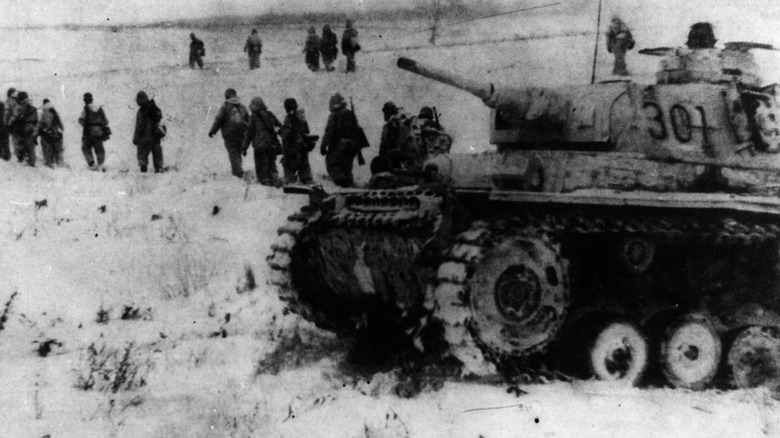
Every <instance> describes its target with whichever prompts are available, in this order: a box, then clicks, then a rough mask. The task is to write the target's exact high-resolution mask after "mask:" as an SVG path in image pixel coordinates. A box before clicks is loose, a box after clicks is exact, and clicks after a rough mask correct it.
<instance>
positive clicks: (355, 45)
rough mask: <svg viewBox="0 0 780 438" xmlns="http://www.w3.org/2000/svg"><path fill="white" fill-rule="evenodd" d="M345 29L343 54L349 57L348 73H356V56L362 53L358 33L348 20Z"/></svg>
mask: <svg viewBox="0 0 780 438" xmlns="http://www.w3.org/2000/svg"><path fill="white" fill-rule="evenodd" d="M345 27H346V29H344V33H343V34H342V35H341V52H342V53H343V54H344V56H346V57H347V72H354V71H355V54H356V53H357V52H359V51H360V43H359V42H358V31H357V29H355V28H354V27H352V20H347V23H346V25H345Z"/></svg>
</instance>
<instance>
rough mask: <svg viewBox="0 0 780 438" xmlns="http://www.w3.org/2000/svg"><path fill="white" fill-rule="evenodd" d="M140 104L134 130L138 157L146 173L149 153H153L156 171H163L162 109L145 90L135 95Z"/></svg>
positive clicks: (142, 169)
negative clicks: (161, 142) (161, 143)
mask: <svg viewBox="0 0 780 438" xmlns="http://www.w3.org/2000/svg"><path fill="white" fill-rule="evenodd" d="M135 103H136V104H138V112H137V113H136V115H135V131H134V132H133V144H134V145H135V146H136V147H137V148H138V153H137V155H136V158H138V167H139V168H140V169H141V172H143V173H146V171H147V169H148V166H149V153H150V152H151V154H152V164H153V165H154V172H155V173H161V172H163V170H164V168H165V167H164V164H163V151H162V146H161V145H160V141H161V140H162V136H161V133H162V131H160V129H161V128H160V122H161V121H162V111H161V110H160V108H159V107H157V104H156V103H155V102H154V100H149V96H148V95H147V94H146V92H145V91H143V90H142V91H139V92H138V94H137V95H136V96H135Z"/></svg>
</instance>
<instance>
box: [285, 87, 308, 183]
mask: <svg viewBox="0 0 780 438" xmlns="http://www.w3.org/2000/svg"><path fill="white" fill-rule="evenodd" d="M284 111H285V112H286V113H287V114H286V115H285V117H284V124H282V129H280V130H279V136H280V137H282V146H283V147H284V154H283V156H282V167H283V168H284V181H285V183H286V184H294V183H295V182H300V183H301V184H311V181H312V179H311V167H310V166H309V151H310V150H311V148H313V147H314V142H313V141H312V136H310V135H309V123H308V122H307V121H306V114H305V113H304V111H303V108H298V102H296V100H295V99H293V98H287V99H285V100H284Z"/></svg>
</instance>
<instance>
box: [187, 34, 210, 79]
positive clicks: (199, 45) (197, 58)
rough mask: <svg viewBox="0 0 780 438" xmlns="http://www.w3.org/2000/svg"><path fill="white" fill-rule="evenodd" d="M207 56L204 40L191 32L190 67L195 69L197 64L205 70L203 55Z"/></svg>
mask: <svg viewBox="0 0 780 438" xmlns="http://www.w3.org/2000/svg"><path fill="white" fill-rule="evenodd" d="M204 56H206V45H205V44H203V41H201V40H199V39H197V38H196V37H195V34H194V33H191V34H190V68H192V69H194V68H195V65H196V64H197V65H198V67H199V68H200V69H201V70H203V57H204Z"/></svg>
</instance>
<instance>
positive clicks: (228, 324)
mask: <svg viewBox="0 0 780 438" xmlns="http://www.w3.org/2000/svg"><path fill="white" fill-rule="evenodd" d="M648 9H649V7H645V8H644V9H643V7H641V6H638V7H637V8H635V9H630V10H628V11H626V10H623V11H620V12H621V13H622V14H623V16H624V18H625V20H626V21H627V22H628V23H629V25H631V26H633V27H634V28H635V32H634V34H635V37H636V39H637V40H638V48H644V47H656V46H672V45H678V44H681V43H682V42H684V39H685V34H686V30H687V26H689V25H690V24H691V23H693V22H696V21H699V20H701V19H710V20H713V22H714V23H715V25H716V30H717V31H718V32H719V33H718V38H719V41H721V42H725V41H731V40H753V41H757V42H766V43H770V44H774V45H776V46H780V33H777V28H778V26H777V24H778V23H777V20H778V19H780V14H777V11H755V12H752V13H747V12H745V11H744V10H740V9H739V8H738V7H737V6H733V7H728V8H721V9H718V10H716V11H707V12H706V14H705V15H702V13H700V12H699V11H697V10H696V8H693V7H689V6H686V7H684V8H681V9H680V11H679V13H678V14H674V16H673V17H671V19H670V14H668V13H667V14H665V15H664V17H661V16H659V14H653V13H652V12H653V11H651V10H648ZM735 16H739V17H740V18H739V20H738V22H731V21H729V19H730V18H732V17H735ZM593 18H594V17H589V16H571V15H553V14H550V13H544V14H543V13H534V14H526V15H520V16H510V17H501V18H496V19H494V20H493V21H489V22H488V21H482V22H475V23H474V24H471V25H463V26H458V27H453V28H445V31H444V33H443V35H442V38H441V40H440V46H441V47H439V48H431V47H429V46H427V45H426V41H427V35H426V34H425V33H424V32H416V30H418V29H421V28H424V27H425V23H424V22H419V23H415V22H405V23H402V24H395V23H387V22H371V23H364V22H358V23H356V24H357V27H358V29H359V30H360V32H361V43H362V45H363V47H364V49H365V52H364V53H360V54H359V55H358V68H359V71H358V72H357V73H356V74H354V75H342V74H337V73H332V74H326V73H312V72H309V71H308V70H307V69H306V68H305V66H304V63H303V55H302V54H301V53H300V51H301V46H302V40H303V38H304V37H305V28H306V26H279V27H277V28H274V29H261V30H260V31H261V36H262V37H263V39H264V42H265V50H264V53H263V59H262V67H261V68H260V69H259V70H255V71H252V72H249V71H248V69H247V62H246V59H245V57H244V55H243V53H242V52H241V49H242V47H243V41H244V39H245V38H246V36H247V35H248V33H249V32H248V31H249V29H243V28H242V29H219V30H195V32H196V33H197V34H198V36H199V37H200V38H201V39H203V40H204V41H205V43H206V48H207V56H206V58H205V62H206V69H205V70H204V71H193V70H190V69H189V68H187V67H186V66H185V63H186V61H187V44H188V41H189V39H188V34H189V32H190V30H189V29H176V28H135V29H110V28H105V29H79V30H66V29H56V30H52V29H38V30H26V31H13V30H0V90H2V91H3V92H5V90H6V89H7V88H8V87H9V86H14V87H16V88H18V89H21V90H25V91H28V92H29V94H30V96H31V97H32V98H33V100H34V102H35V103H36V105H40V103H41V101H42V99H43V98H49V99H51V100H52V102H53V104H54V106H55V107H56V108H57V109H58V110H59V112H60V115H61V116H62V119H63V121H64V123H65V148H66V150H65V160H66V162H67V163H68V164H69V168H64V169H56V170H50V169H46V168H42V167H37V168H34V169H31V168H27V167H24V166H22V165H20V164H17V163H6V162H0V241H1V242H2V249H1V250H0V437H22V438H41V437H45V436H49V437H52V438H60V437H100V438H103V437H139V438H140V437H161V438H162V437H249V436H253V437H290V438H292V437H303V436H316V437H334V438H335V437H394V438H395V437H464V438H466V437H468V438H478V437H484V438H500V437H507V438H509V437H524V438H525V437H594V438H596V437H599V438H603V437H626V436H629V437H659V438H660V437H664V438H666V437H684V436H685V437H687V436H691V437H778V436H780V402H778V401H776V400H774V399H772V398H771V397H769V395H768V393H766V392H765V391H762V390H755V391H731V392H718V391H714V390H710V391H704V392H688V391H682V390H675V391H673V390H669V389H642V390H640V389H624V388H613V387H609V386H607V385H605V384H603V383H599V382H575V383H554V384H549V385H529V386H526V387H524V388H523V389H524V390H525V391H526V392H527V394H524V395H522V396H519V397H516V396H515V395H513V394H508V393H507V392H506V388H505V387H503V386H494V385H484V384H474V383H463V382H446V383H445V384H444V386H443V387H442V388H440V389H438V390H433V389H425V390H423V391H422V392H421V393H420V394H418V395H416V396H415V397H413V398H401V397H399V396H397V395H396V393H395V387H396V384H397V383H398V382H397V377H396V375H395V373H393V372H392V371H386V372H380V373H369V374H366V373H362V372H359V371H355V370H354V369H353V368H352V367H350V366H349V365H348V364H347V361H346V355H347V352H348V350H349V346H348V345H345V344H344V343H343V341H340V340H338V339H335V338H334V337H333V336H332V335H330V334H329V333H327V332H322V331H320V330H318V329H316V328H314V327H313V326H311V325H310V324H308V323H307V322H305V321H303V320H301V319H300V318H299V317H297V316H296V315H291V314H285V312H284V306H283V305H282V303H281V302H280V301H279V300H278V299H277V297H276V294H275V290H274V289H273V288H272V287H270V286H267V285H266V282H265V279H266V277H267V275H268V272H269V268H268V267H267V266H266V264H265V259H266V256H267V255H268V254H269V253H270V244H271V242H272V241H273V239H274V238H275V235H276V233H275V230H276V228H277V227H279V226H280V225H282V224H283V223H284V221H285V218H286V216H287V215H289V214H291V213H292V212H295V211H297V210H298V209H299V208H300V206H301V205H303V204H304V202H305V201H306V200H305V199H304V198H303V197H301V196H295V195H285V194H283V193H282V192H281V191H280V190H278V189H271V188H267V187H263V186H260V185H257V184H247V183H245V182H243V181H241V180H238V179H236V178H233V177H231V176H230V172H229V165H228V160H227V156H226V153H225V151H224V147H223V145H222V141H221V139H220V140H218V139H217V138H215V139H209V138H208V137H207V135H206V134H207V132H208V129H209V127H210V125H211V122H212V120H213V117H214V115H215V113H216V111H217V110H218V108H219V106H220V105H221V103H222V100H223V99H222V96H223V93H224V90H225V89H226V88H228V87H232V88H235V89H236V90H238V94H239V97H240V98H241V99H242V101H243V102H244V103H248V102H249V100H250V99H251V97H254V96H261V97H263V99H264V100H265V102H266V103H267V104H268V106H269V108H270V109H271V111H273V112H275V113H276V115H277V116H279V117H281V116H283V110H282V102H283V100H284V98H286V97H294V98H296V99H297V100H298V102H299V104H300V105H301V106H302V107H304V108H305V109H306V111H307V115H308V119H309V124H310V126H311V127H312V129H313V130H314V131H315V132H316V133H318V134H321V131H322V130H323V129H324V125H325V121H326V119H327V115H328V113H327V103H328V97H329V96H330V95H331V94H332V93H333V92H336V91H339V92H341V93H342V94H344V95H345V96H347V97H349V96H351V97H352V98H353V99H354V103H355V110H356V113H357V115H358V118H359V120H360V121H361V123H362V125H363V126H364V127H365V129H366V132H367V134H368V136H369V138H370V139H372V140H374V143H378V139H379V135H380V131H381V124H382V118H381V117H382V114H381V111H380V109H381V106H382V104H383V103H384V101H386V100H393V101H395V102H396V103H397V104H399V105H400V106H403V107H405V108H406V109H407V110H408V111H410V112H416V111H417V110H419V108H420V107H421V106H424V105H430V106H434V105H435V106H436V107H437V108H438V110H439V112H440V113H441V120H442V124H443V125H444V126H445V127H446V128H447V129H448V131H449V132H450V133H451V134H452V136H453V138H454V146H453V151H454V152H459V153H464V152H470V151H481V150H488V149H489V148H490V145H489V144H488V143H487V141H486V134H487V112H486V110H485V109H484V108H483V106H482V104H481V102H480V101H479V100H478V99H476V98H474V97H472V96H469V95H468V94H465V93H462V92H459V91H457V90H455V89H453V88H450V87H446V86H443V85H440V84H436V83H432V82H430V81H426V80H424V79H421V78H418V77H415V76H414V75H412V74H410V73H407V72H403V71H400V70H398V69H397V68H395V66H394V63H395V60H396V59H397V57H398V56H399V55H403V56H407V57H411V58H414V59H417V60H421V61H424V62H428V63H430V64H432V65H436V66H439V67H444V68H451V69H452V70H453V71H456V72H459V73H462V74H466V75H471V76H473V77H475V78H477V79H481V80H485V81H492V82H495V83H518V84H536V85H539V84H550V85H557V84H565V83H587V81H589V79H590V68H591V61H592V54H593V45H592V44H593V40H594V39H595V35H594V34H593V31H594V28H595V24H594V22H593ZM322 24H323V23H318V24H317V27H318V29H321V27H322ZM333 24H335V23H333ZM657 29H658V30H657ZM114 30H116V32H115V31H114ZM336 30H337V32H338V33H339V34H340V33H341V31H342V30H343V29H342V28H341V27H340V23H339V26H337V29H336ZM486 39H487V40H492V41H493V43H490V44H482V43H480V42H481V41H484V40H486ZM601 44H602V47H601V48H600V57H599V65H598V73H597V77H599V78H602V79H604V78H608V73H609V71H610V69H611V64H610V58H609V57H608V55H607V54H606V53H605V51H604V50H603V37H602V40H601ZM759 58H760V59H761V60H762V61H763V62H765V64H766V66H767V68H766V71H765V76H766V77H765V79H766V81H767V82H774V81H778V80H780V69H778V68H777V66H780V54H777V53H762V54H760V55H759ZM656 61H657V59H656V58H647V59H643V58H642V57H640V55H637V54H636V52H632V53H631V54H630V55H629V58H628V62H629V68H630V69H631V70H632V71H634V72H635V78H636V80H638V81H643V82H650V81H652V79H653V73H654V68H655V67H654V66H655V63H656ZM141 89H144V90H146V91H147V92H148V93H149V95H151V96H154V97H155V98H156V100H157V102H158V104H159V106H160V107H161V108H162V110H163V113H164V115H165V120H166V123H167V125H168V129H169V136H168V138H166V139H165V141H164V143H163V149H164V153H165V160H166V165H169V166H173V167H174V168H175V170H174V171H171V172H168V173H165V174H161V175H154V174H140V173H138V170H137V165H136V163H135V148H134V147H133V146H132V143H131V141H130V139H131V136H132V128H133V123H134V115H135V111H136V106H135V102H134V98H135V94H136V92H137V91H138V90H141ZM87 91H90V92H92V93H93V94H94V95H95V98H96V101H97V102H98V103H99V104H101V105H103V107H104V108H105V110H106V113H107V116H108V118H109V121H110V123H111V126H112V130H113V132H114V134H113V137H112V139H111V140H110V141H109V142H108V143H107V146H106V149H107V161H106V165H107V168H108V171H107V172H106V173H94V172H90V171H88V170H87V169H86V166H85V164H84V160H83V158H82V157H81V152H80V146H79V138H80V130H79V128H78V125H77V123H76V119H77V118H78V114H79V112H80V111H81V106H82V102H81V96H82V94H83V93H84V92H87ZM375 152H376V144H374V148H373V149H372V151H371V152H369V153H368V154H367V157H366V158H367V159H368V160H370V159H371V157H372V156H373V155H374V154H375ZM311 162H312V167H313V169H314V173H315V179H319V180H322V178H321V176H322V174H323V173H324V163H323V160H322V157H321V156H319V154H316V153H313V154H312V155H311ZM244 167H245V169H246V170H249V169H251V168H252V163H251V160H245V162H244ZM357 177H358V180H360V181H363V182H365V181H366V180H367V177H368V170H367V169H366V168H365V167H364V168H360V169H359V170H358V172H357ZM324 184H325V185H326V188H332V186H330V185H329V183H328V182H324ZM44 201H45V202H44Z"/></svg>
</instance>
